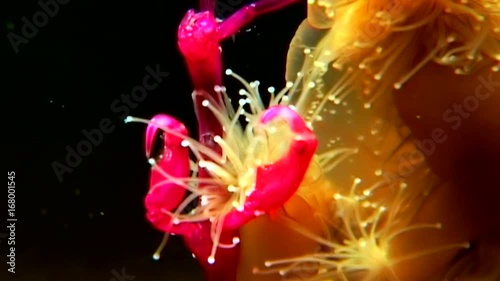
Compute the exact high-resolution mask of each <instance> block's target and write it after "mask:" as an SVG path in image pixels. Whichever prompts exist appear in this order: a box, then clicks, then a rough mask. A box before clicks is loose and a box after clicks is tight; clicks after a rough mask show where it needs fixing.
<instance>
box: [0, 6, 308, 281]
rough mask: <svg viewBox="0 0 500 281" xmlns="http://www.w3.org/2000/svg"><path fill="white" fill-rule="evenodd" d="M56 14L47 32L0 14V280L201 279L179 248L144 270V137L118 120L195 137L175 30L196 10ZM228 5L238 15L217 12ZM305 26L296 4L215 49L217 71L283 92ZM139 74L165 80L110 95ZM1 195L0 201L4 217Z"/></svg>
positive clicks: (147, 256) (154, 239) (11, 12)
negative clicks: (292, 48)
mask: <svg viewBox="0 0 500 281" xmlns="http://www.w3.org/2000/svg"><path fill="white" fill-rule="evenodd" d="M46 2H50V1H45V0H42V1H41V3H46ZM63 2H64V1H62V0H61V3H63ZM66 2H67V3H66V4H58V6H59V9H58V10H57V11H56V9H55V8H54V7H53V6H51V8H50V9H51V13H52V16H50V15H49V16H48V17H47V19H44V16H43V15H42V14H43V13H41V12H40V11H43V10H42V7H41V6H40V4H39V3H37V1H8V3H2V6H3V7H2V8H0V13H1V15H2V17H0V18H1V19H2V21H1V24H2V34H3V39H2V47H3V48H2V51H1V53H0V56H1V60H0V65H1V68H2V72H1V75H0V79H1V85H2V86H1V90H0V93H1V99H0V100H1V105H2V114H3V119H2V120H3V123H4V124H5V125H4V126H3V132H2V148H3V151H4V153H3V154H2V164H3V165H2V167H3V170H4V172H3V173H4V174H5V172H6V171H7V172H8V171H15V178H14V179H13V180H14V181H15V210H14V216H13V218H16V219H17V221H16V222H15V243H16V244H15V273H14V274H13V273H10V272H8V271H7V270H8V268H10V266H9V265H7V259H8V257H7V255H9V254H10V247H11V246H9V245H8V243H9V240H8V237H6V235H10V230H9V229H7V228H6V227H7V226H8V225H9V223H11V222H7V221H6V219H3V220H4V221H3V222H2V223H0V241H1V243H0V255H1V257H0V280H22V281H38V280H40V281H41V280H47V281H69V280H92V281H97V280H102V281H122V280H127V281H130V280H137V281H153V280H155V281H156V280H157V281H160V280H201V273H200V270H199V268H198V266H197V265H196V262H195V261H194V260H193V259H192V258H191V255H190V253H188V252H187V251H186V250H185V248H184V246H183V243H182V242H181V240H180V239H175V238H174V239H172V240H171V241H170V243H169V244H168V247H167V248H166V249H165V251H164V252H163V258H162V259H161V260H160V261H154V260H152V258H151V256H152V253H153V252H154V250H155V249H156V247H157V245H158V244H159V242H160V240H161V237H162V234H161V233H159V232H158V231H156V230H154V229H153V228H152V227H151V226H150V225H149V224H148V222H147V221H146V220H145V219H144V208H143V197H144V195H145V193H146V191H147V188H148V171H149V166H148V164H147V162H146V158H145V156H144V154H143V150H144V149H143V133H144V129H145V127H144V126H143V125H141V124H127V125H125V124H123V122H122V119H121V118H123V117H124V116H125V115H127V114H130V115H134V116H138V117H145V118H150V117H152V116H153V115H154V114H156V113H160V112H163V113H169V114H171V115H174V116H176V117H177V118H178V119H180V120H182V121H183V122H185V123H186V125H187V126H188V127H189V128H190V130H191V131H195V122H194V115H193V111H192V105H191V100H190V94H191V90H192V89H191V87H190V82H189V76H188V74H187V72H186V69H185V66H184V63H183V60H182V57H181V56H180V53H179V52H178V50H177V46H176V29H177V26H178V24H179V22H180V20H181V19H182V17H183V16H184V13H185V12H186V11H187V10H188V9H189V8H192V7H196V5H197V3H196V1H166V0H164V1H130V2H126V1H83V0H71V1H66ZM104 2H106V3H104ZM237 2H238V3H237ZM54 3H55V2H54ZM230 3H233V4H234V3H237V5H236V6H237V7H241V6H243V4H244V3H243V1H227V2H224V1H219V5H221V7H226V8H227V7H228V6H227V4H230ZM219 12H221V13H222V16H227V15H229V14H231V11H229V9H227V11H225V9H223V8H221V9H219ZM44 13H45V14H46V13H47V12H44ZM33 16H35V17H36V19H35V21H37V22H38V23H39V25H40V26H41V27H39V28H37V30H33V29H31V30H30V29H29V27H25V26H26V25H27V24H26V23H25V21H23V17H26V19H27V21H29V22H30V23H33V22H34V21H33ZM304 17H305V9H304V5H297V6H294V7H292V8H288V9H286V10H284V11H280V12H278V13H276V14H273V15H272V16H269V15H268V16H264V17H262V18H260V19H258V20H257V21H255V24H252V25H251V26H249V28H250V30H249V31H243V32H240V33H239V34H237V35H236V36H235V38H234V41H233V40H231V39H230V40H228V41H227V42H225V43H224V44H223V48H224V49H223V50H224V51H223V54H224V62H225V65H226V67H230V68H232V69H233V70H234V71H235V72H237V73H239V74H241V75H242V76H244V77H246V78H248V79H250V80H253V79H259V80H261V82H262V84H263V89H265V88H267V87H268V86H270V85H274V86H277V88H279V87H281V86H282V85H283V75H284V62H285V58H286V49H287V47H288V42H289V41H290V39H291V37H292V36H293V33H294V29H295V28H296V27H297V26H298V24H299V23H300V21H301V20H302V19H303V18H304ZM45 20H46V23H45V24H44V21H45ZM42 25H43V26H42ZM13 34H15V35H13ZM28 37H29V38H28ZM12 42H14V43H12ZM148 66H149V67H150V68H153V69H155V68H156V67H158V68H159V70H160V71H161V72H168V73H169V74H168V76H166V75H165V76H166V77H164V78H162V81H161V82H160V83H158V85H157V86H156V87H155V88H154V89H152V90H151V91H148V92H147V93H146V95H145V96H144V98H143V100H141V101H138V102H136V103H134V102H132V103H129V104H127V102H126V101H124V100H122V96H121V95H122V94H124V95H128V96H129V95H130V94H131V91H132V90H133V89H134V87H136V86H138V85H142V80H143V78H144V77H145V75H146V74H147V73H148V70H146V68H147V67H148ZM228 85H229V87H230V88H231V85H237V84H235V83H232V82H230V83H229V84H228ZM233 89H234V88H233ZM233 93H236V89H235V92H233ZM89 136H90V137H89ZM92 142H93V143H92ZM74 151H76V152H74ZM74 153H79V154H83V155H84V156H78V157H77V156H75V155H71V154H74ZM68 155H69V156H68ZM55 167H56V168H57V170H58V171H59V173H56V172H55V169H56V168H55ZM58 175H59V176H58ZM7 181H8V182H10V180H9V179H8V180H7ZM4 188H6V189H7V192H8V186H7V187H4ZM7 192H6V191H5V189H4V193H3V194H4V195H3V196H5V197H4V198H3V199H1V200H0V202H3V203H2V205H1V208H2V212H4V214H6V215H8V212H7V211H8V210H7V209H8V206H7V203H8V202H7V199H8V197H7V196H8V193H7ZM11 218H12V217H11ZM2 233H3V235H2ZM117 276H118V277H117ZM113 278H114V279H113Z"/></svg>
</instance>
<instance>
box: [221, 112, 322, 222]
mask: <svg viewBox="0 0 500 281" xmlns="http://www.w3.org/2000/svg"><path fill="white" fill-rule="evenodd" d="M278 118H279V119H284V120H285V121H286V122H287V124H288V126H289V127H290V129H291V131H292V132H293V134H294V139H293V140H292V142H291V144H290V146H289V149H288V152H287V154H285V155H284V157H282V158H281V159H279V160H278V161H276V162H275V163H271V164H268V165H265V166H261V167H258V168H257V173H256V182H255V189H254V190H253V191H252V193H251V194H250V195H249V196H248V197H247V199H246V201H245V204H244V207H243V210H241V211H239V210H233V211H231V212H230V213H229V214H228V215H227V216H226V218H225V220H224V227H225V228H226V229H235V228H238V227H240V226H242V225H243V224H245V223H247V222H249V221H250V220H252V219H253V218H255V217H256V216H258V215H259V214H261V213H266V212H272V211H275V210H277V209H279V208H281V207H282V206H283V205H284V204H285V203H286V202H287V201H288V200H289V199H290V198H291V197H292V196H293V195H294V194H295V192H296V191H297V189H298V188H299V186H300V183H301V182H302V179H303V178H304V176H305V174H306V172H307V169H308V167H309V163H310V162H311V160H312V157H313V156H314V153H315V151H316V147H317V145H318V141H317V139H316V136H315V135H314V133H313V132H312V131H311V130H310V129H309V128H308V127H307V125H306V123H305V121H304V120H303V119H302V117H300V115H299V114H298V113H297V112H295V111H294V110H293V109H291V108H290V107H288V106H273V107H271V108H269V109H267V110H266V111H264V113H263V115H262V116H261V118H260V120H259V122H260V124H267V123H269V122H271V121H273V120H274V119H278Z"/></svg>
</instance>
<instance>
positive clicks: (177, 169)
mask: <svg viewBox="0 0 500 281" xmlns="http://www.w3.org/2000/svg"><path fill="white" fill-rule="evenodd" d="M160 128H168V130H169V131H170V132H166V133H164V135H163V136H164V139H163V152H162V154H161V155H160V157H159V160H156V161H155V162H156V163H154V165H153V167H152V168H151V178H150V188H149V192H148V194H147V195H146V198H145V205H146V209H147V213H146V217H147V219H148V220H149V221H150V222H151V223H152V224H153V225H154V226H155V227H156V228H158V229H160V230H162V231H164V232H167V233H174V234H182V235H184V234H187V233H190V231H192V230H193V227H194V226H193V225H191V224H186V223H180V224H175V223H174V221H173V218H172V216H171V215H170V214H169V213H170V212H173V211H174V210H175V209H176V208H177V207H178V206H179V204H180V203H181V202H182V201H183V200H184V196H185V194H186V188H185V187H183V186H180V185H179V183H178V182H175V181H173V180H172V179H178V178H187V177H189V173H190V169H189V151H188V148H186V147H183V146H182V145H181V142H182V136H187V133H188V132H187V129H186V127H185V126H184V125H183V124H182V123H181V122H179V121H177V120H176V119H174V118H173V117H170V116H168V115H165V114H158V115H156V116H155V117H153V119H151V123H150V124H149V125H148V127H147V129H146V156H147V157H148V158H149V157H150V155H151V150H152V147H153V144H154V140H155V138H156V137H157V135H158V132H159V130H160ZM171 132H175V134H177V135H174V134H172V133H171Z"/></svg>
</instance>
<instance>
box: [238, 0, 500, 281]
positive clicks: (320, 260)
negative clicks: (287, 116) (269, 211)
mask: <svg viewBox="0 0 500 281" xmlns="http://www.w3.org/2000/svg"><path fill="white" fill-rule="evenodd" d="M308 3H309V12H308V19H307V20H305V21H304V22H303V23H302V24H301V26H300V27H299V28H298V30H297V33H296V36H295V37H294V39H293V41H292V43H291V45H290V51H289V55H288V65H287V74H286V78H287V80H288V81H295V79H299V80H300V88H298V89H297V90H296V91H295V92H294V93H293V94H291V95H290V97H289V98H290V104H292V105H294V106H295V107H296V109H297V111H298V112H299V113H300V114H301V115H302V116H303V117H304V118H305V119H306V121H307V122H308V123H309V125H310V127H311V128H312V129H313V131H314V132H315V133H316V135H317V137H318V141H319V147H318V151H317V155H316V157H315V159H314V161H313V162H312V164H311V166H310V167H309V171H308V176H307V177H306V179H305V180H304V182H303V183H302V185H301V188H300V189H299V197H300V198H301V199H297V200H304V201H305V202H307V203H308V205H309V206H310V208H311V210H308V209H306V208H305V207H303V208H302V210H304V211H303V212H301V211H300V210H295V209H297V208H296V207H295V209H294V206H293V204H292V203H293V202H291V203H290V204H288V205H287V206H285V210H286V211H287V212H286V214H285V215H283V218H280V219H281V220H282V222H283V224H284V225H288V226H291V227H292V228H294V229H295V230H297V232H298V233H301V234H302V235H305V236H306V237H309V238H311V241H314V242H316V243H317V245H318V250H317V251H316V252H309V253H305V254H304V255H303V256H299V257H296V256H288V257H286V255H287V254H286V252H287V251H286V249H285V250H283V249H281V250H282V251H283V253H281V254H280V253H276V251H278V250H276V251H275V252H271V253H269V251H267V252H266V251H265V250H261V252H265V254H262V253H260V254H259V253H254V256H258V258H253V259H252V261H251V262H249V263H247V264H245V255H243V262H242V264H243V268H248V267H249V264H252V265H254V266H256V267H257V269H256V270H255V272H257V273H271V274H269V275H260V274H257V275H256V276H247V275H242V274H240V280H282V278H284V279H286V280H310V281H313V280H315V281H326V280H404V281H412V280H415V281H418V280H426V281H427V280H445V278H447V280H454V278H460V279H458V280H462V279H463V280H498V279H497V278H499V276H500V272H499V271H500V256H499V255H500V254H498V253H497V252H496V251H495V250H494V249H495V247H493V246H491V245H498V243H499V242H500V241H499V240H500V238H499V237H500V235H499V233H500V219H498V218H499V217H500V212H499V211H498V208H494V206H495V201H497V200H498V198H499V196H500V188H498V186H499V185H498V184H496V186H495V184H492V183H495V182H497V180H496V173H498V171H499V170H500V148H499V145H498V143H500V114H499V113H498V106H499V105H500V96H499V95H498V91H497V93H495V88H498V86H500V75H499V74H498V72H497V71H498V70H499V68H500V66H499V61H500V44H499V39H500V38H499V36H500V33H499V32H500V21H499V20H500V2H499V1H494V0H491V1H486V0H484V1H472V0H469V1H467V0H462V1H452V0H425V1H424V0H413V1H410V0H394V1H387V0H386V1H377V0H371V1H369V0H344V1H342V0H337V1H325V0H323V1H321V0H318V1H315V0H310V1H308ZM496 81H499V82H496ZM481 135H484V136H481ZM478 136H481V137H478ZM478 146H479V147H478ZM339 152H341V153H339ZM474 166H477V167H480V168H475V167H474ZM300 204H303V203H302V202H301V203H296V205H300ZM288 208H289V209H290V210H292V211H288ZM308 212H311V213H313V217H314V218H316V219H317V220H311V216H309V217H307V215H305V214H307V213H308ZM305 217H306V218H305ZM495 218H496V219H495ZM262 219H264V218H262ZM304 222H306V223H307V224H308V225H307V226H304ZM257 224H258V222H254V223H253V225H252V224H250V225H249V226H245V227H244V229H243V230H242V237H243V239H242V241H247V244H249V245H250V244H252V243H253V242H252V241H253V240H252V237H251V235H255V234H256V233H259V231H256V230H255V228H259V227H261V230H260V232H262V229H263V228H264V227H270V226H269V225H266V223H265V222H263V223H262V225H257ZM252 227H253V228H252ZM245 228H246V229H245ZM321 229H323V231H321ZM245 234H247V235H246V237H245ZM271 236H273V237H279V234H272V235H271ZM245 238H246V239H245ZM258 238H259V239H262V238H264V240H265V237H261V236H259V237H258ZM286 239H287V238H286V237H282V240H286ZM255 242H257V241H255ZM268 244H271V243H268ZM269 246H273V245H269ZM299 246H300V245H299ZM471 246H472V247H471ZM490 246H491V247H490ZM290 247H292V246H290ZM294 247H295V245H294ZM310 247H311V246H309V248H310ZM496 248H497V249H498V246H497V247H496ZM243 250H244V252H245V247H244V246H243ZM247 251H248V250H247ZM265 255H268V257H265ZM277 257H279V258H277ZM486 257H487V258H486ZM263 259H265V260H263ZM259 262H260V263H261V264H258V263H259ZM265 267H267V269H265ZM272 273H275V274H274V275H273V274H272ZM270 276H272V277H270ZM252 278H253V279H252ZM263 278H266V279H263ZM473 278H476V279H473Z"/></svg>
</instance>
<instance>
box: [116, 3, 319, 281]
mask: <svg viewBox="0 0 500 281" xmlns="http://www.w3.org/2000/svg"><path fill="white" fill-rule="evenodd" d="M296 1H297V0H288V1H281V0H279V1H278V0H264V1H260V2H257V3H255V4H251V5H248V6H245V7H243V8H242V9H241V10H239V11H238V12H236V13H235V14H234V15H232V16H231V17H230V18H228V19H227V20H224V21H222V22H218V21H217V20H216V19H215V17H214V15H213V8H214V1H207V0H205V1H201V5H200V6H201V10H202V12H200V13H195V12H194V11H192V10H191V11H188V13H187V14H186V16H185V17H184V19H183V20H182V22H181V25H180V26H179V33H178V36H179V48H180V50H181V52H182V54H183V55H184V57H185V60H186V63H187V66H188V70H189V73H190V75H191V78H192V82H193V85H194V92H193V100H194V107H195V112H196V116H197V118H198V125H199V132H198V133H199V141H196V140H194V139H191V138H189V137H188V133H187V130H186V128H185V127H184V125H183V124H182V123H181V122H179V121H177V120H176V119H175V118H173V117H170V116H168V115H164V114H160V115H157V116H155V117H154V118H153V119H151V120H143V119H138V118H133V117H129V118H127V120H126V121H127V122H130V121H139V122H146V123H148V128H147V131H146V155H147V156H148V157H150V156H151V155H150V154H151V148H152V146H153V140H154V139H155V137H156V135H157V132H158V131H159V130H162V131H163V132H164V133H163V141H164V146H163V152H162V154H161V155H160V157H159V158H158V159H156V160H155V159H153V158H151V159H150V163H151V164H152V166H153V167H152V174H151V184H150V190H149V193H148V195H147V196H146V200H145V204H146V208H147V210H148V211H147V218H148V220H150V221H151V223H152V224H153V225H154V226H155V227H157V228H158V229H160V230H162V231H165V232H166V233H167V235H168V234H169V233H170V234H176V235H182V236H183V237H184V240H185V242H186V244H187V246H188V247H189V248H190V249H191V251H192V252H193V254H194V255H195V256H196V257H197V259H198V261H199V262H200V263H201V264H202V266H203V267H204V270H205V274H206V279H207V280H217V281H224V280H227V281H231V280H235V278H236V266H237V263H238V258H239V247H238V243H239V237H238V228H239V227H240V226H242V225H243V224H245V223H247V222H248V221H250V220H252V219H253V218H255V217H256V216H259V215H261V214H264V213H269V212H274V211H276V210H278V209H280V208H281V207H282V206H283V204H285V203H286V202H287V201H288V200H289V199H290V198H291V197H292V196H293V195H294V194H295V192H296V190H297V189H298V187H299V185H300V183H301V181H302V179H303V177H304V175H305V173H306V171H307V169H308V167H309V162H310V161H311V159H312V157H313V155H314V151H315V149H316V145H317V141H316V138H315V136H314V134H313V133H312V131H311V130H310V129H309V128H308V127H307V126H306V123H305V122H304V121H303V120H302V118H301V117H300V115H298V114H297V113H296V112H295V111H294V110H293V109H292V108H291V107H288V106H286V105H280V104H279V103H280V100H281V97H283V95H284V94H285V92H286V90H288V88H289V87H287V88H285V90H284V91H283V92H282V94H279V95H278V96H277V97H276V98H275V99H273V100H272V103H271V104H270V105H269V108H268V109H266V106H264V105H263V104H262V101H261V99H260V96H259V95H258V93H257V92H256V91H257V87H256V85H257V84H248V83H246V82H245V81H244V80H242V79H241V78H239V77H238V76H237V75H235V74H232V73H231V72H230V71H228V72H227V73H228V74H230V75H233V76H234V77H236V78H237V79H240V80H241V81H242V82H243V83H244V84H245V86H246V89H247V91H246V92H245V91H244V90H242V91H244V92H245V93H246V94H243V95H245V96H246V98H245V99H242V100H240V107H239V108H237V109H236V110H235V109H233V108H232V106H231V104H230V102H229V98H228V97H227V96H226V95H225V91H224V88H223V87H221V86H220V85H221V84H222V79H221V74H222V63H221V56H220V52H221V49H220V46H219V42H220V41H221V40H223V39H225V38H227V37H230V36H231V35H233V34H234V33H235V32H237V31H238V30H239V29H240V28H241V27H242V26H243V25H245V24H247V23H248V22H249V21H251V20H252V19H253V18H254V17H255V16H257V15H258V14H262V13H265V12H269V11H273V10H276V9H279V8H281V7H283V6H285V5H289V4H291V3H294V2H296ZM240 94H241V92H240ZM240 117H246V119H247V121H248V124H247V126H246V128H243V127H242V126H241V125H240V123H239V118H240ZM189 150H190V151H191V152H192V153H193V154H194V155H195V157H196V160H195V161H191V160H190V159H189ZM186 193H189V195H187V197H186ZM194 200H198V206H197V207H196V208H194V209H193V210H190V211H187V209H186V208H187V206H188V204H189V203H191V202H192V201H194ZM217 249H220V250H217ZM155 257H158V253H157V254H156V255H155ZM216 260H217V262H216Z"/></svg>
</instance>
